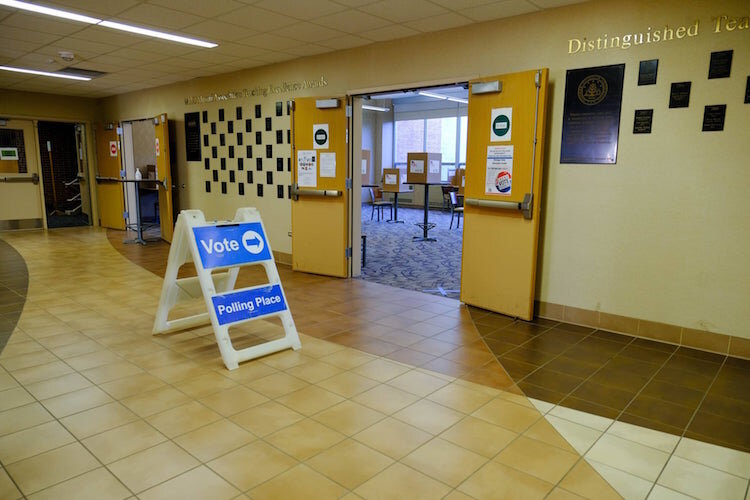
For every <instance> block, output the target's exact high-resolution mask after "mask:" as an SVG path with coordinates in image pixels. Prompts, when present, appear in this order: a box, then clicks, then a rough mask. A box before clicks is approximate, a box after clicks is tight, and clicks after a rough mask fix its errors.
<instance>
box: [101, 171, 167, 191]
mask: <svg viewBox="0 0 750 500" xmlns="http://www.w3.org/2000/svg"><path fill="white" fill-rule="evenodd" d="M123 180H124V179H120V178H119V177H102V176H100V175H97V176H96V183H97V184H102V183H106V182H122V181H123ZM141 182H153V183H154V184H158V185H160V186H161V187H162V188H164V190H165V191H166V190H167V189H168V188H169V184H167V178H166V177H165V178H163V179H162V180H158V179H141ZM172 187H174V186H172Z"/></svg>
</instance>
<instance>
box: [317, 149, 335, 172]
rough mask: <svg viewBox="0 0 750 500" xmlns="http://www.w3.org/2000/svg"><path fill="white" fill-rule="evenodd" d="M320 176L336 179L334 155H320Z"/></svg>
mask: <svg viewBox="0 0 750 500" xmlns="http://www.w3.org/2000/svg"><path fill="white" fill-rule="evenodd" d="M320 176H321V177H336V153H320Z"/></svg>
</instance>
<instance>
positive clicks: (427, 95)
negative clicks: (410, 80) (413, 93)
mask: <svg viewBox="0 0 750 500" xmlns="http://www.w3.org/2000/svg"><path fill="white" fill-rule="evenodd" d="M417 93H418V94H419V95H421V96H424V97H432V98H433V99H440V100H442V101H444V100H446V99H448V96H444V95H440V94H433V93H432V92H422V91H419V92H417Z"/></svg>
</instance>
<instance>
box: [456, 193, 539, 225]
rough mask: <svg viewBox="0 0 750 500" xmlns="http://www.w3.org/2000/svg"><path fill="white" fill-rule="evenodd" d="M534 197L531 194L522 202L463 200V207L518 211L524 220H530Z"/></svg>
mask: <svg viewBox="0 0 750 500" xmlns="http://www.w3.org/2000/svg"><path fill="white" fill-rule="evenodd" d="M533 199H534V197H533V195H532V194H531V193H526V194H525V195H524V196H523V201H521V202H517V201H500V200H483V199H479V198H464V205H469V206H472V207H483V208H499V209H504V210H520V211H521V212H523V218H524V219H531V216H532V208H533V203H532V201H533Z"/></svg>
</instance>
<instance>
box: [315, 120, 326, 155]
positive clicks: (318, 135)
mask: <svg viewBox="0 0 750 500" xmlns="http://www.w3.org/2000/svg"><path fill="white" fill-rule="evenodd" d="M328 139H329V135H328V124H327V123H316V124H315V125H313V149H328V142H329V141H328Z"/></svg>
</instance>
